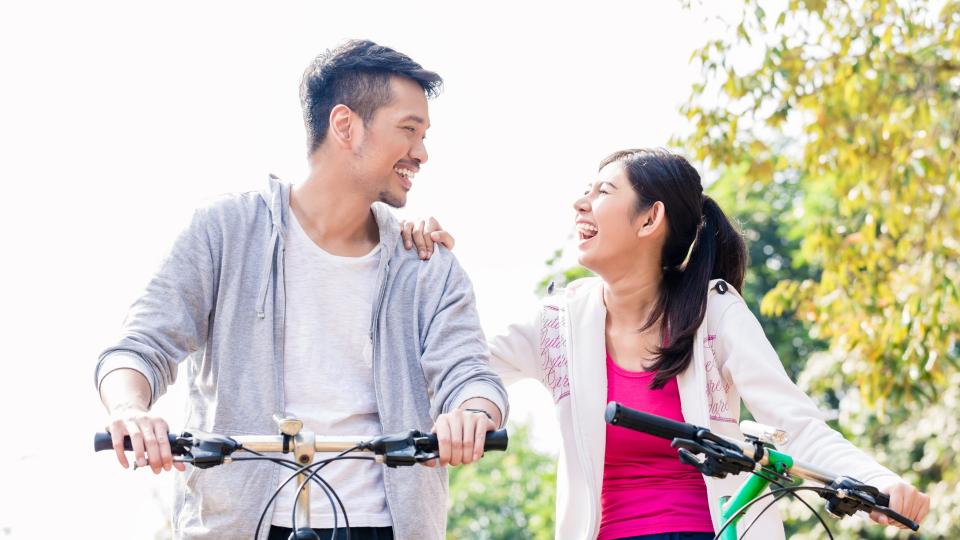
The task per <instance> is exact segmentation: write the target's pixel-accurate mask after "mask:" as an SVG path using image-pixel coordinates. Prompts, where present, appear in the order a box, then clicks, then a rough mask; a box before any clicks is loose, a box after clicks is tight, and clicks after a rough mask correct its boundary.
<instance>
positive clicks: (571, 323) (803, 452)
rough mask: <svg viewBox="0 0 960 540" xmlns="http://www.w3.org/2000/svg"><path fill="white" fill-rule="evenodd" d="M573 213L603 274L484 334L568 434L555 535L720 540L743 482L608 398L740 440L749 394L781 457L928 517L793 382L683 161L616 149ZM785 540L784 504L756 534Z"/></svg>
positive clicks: (735, 241) (716, 210)
mask: <svg viewBox="0 0 960 540" xmlns="http://www.w3.org/2000/svg"><path fill="white" fill-rule="evenodd" d="M574 209H575V210H576V227H577V231H578V233H579V236H580V242H579V245H578V249H579V261H580V263H581V264H582V265H583V266H585V267H586V268H588V269H590V270H592V271H593V272H594V273H595V274H596V275H597V277H595V278H587V279H582V280H578V281H576V282H574V283H572V284H570V285H569V286H568V287H566V288H565V289H564V290H562V291H559V292H555V293H553V294H552V295H550V296H548V297H547V298H545V299H544V300H543V303H542V305H541V307H540V309H539V311H538V312H537V313H536V314H535V316H534V317H533V319H532V320H531V321H530V322H527V323H524V324H516V325H513V326H511V327H510V328H509V329H508V331H507V333H506V334H504V335H500V336H497V337H495V338H493V339H492V340H491V341H490V349H491V353H492V360H491V361H492V364H493V366H494V367H495V368H496V369H497V371H498V372H499V373H500V374H501V376H502V377H503V378H504V382H506V383H508V384H509V383H511V382H513V381H516V380H518V379H520V378H525V377H532V378H535V379H537V380H539V381H541V383H543V385H544V386H545V387H546V388H547V390H548V391H550V392H551V393H552V394H553V399H554V402H555V406H556V411H557V416H558V419H559V421H560V425H561V432H562V434H563V449H562V453H561V456H560V464H559V471H558V479H557V490H558V497H557V538H560V539H585V538H599V539H600V540H614V539H627V538H629V539H644V540H646V539H651V540H652V539H677V538H686V539H697V540H699V539H700V538H704V539H708V538H713V534H714V531H715V530H717V529H718V528H719V526H720V520H719V516H718V514H717V511H716V508H715V506H716V504H715V503H716V501H717V500H718V498H719V497H721V496H724V495H732V494H733V493H734V492H735V491H736V490H737V488H738V487H739V485H740V484H741V483H742V482H743V480H744V477H743V476H742V475H741V476H738V477H733V476H728V477H727V478H726V479H722V480H721V479H716V478H713V477H704V476H701V475H700V473H699V472H698V471H697V470H696V469H694V468H693V467H690V466H688V465H684V464H681V463H680V462H679V461H678V459H677V455H676V451H675V450H673V449H672V448H670V445H669V442H667V441H665V440H661V439H656V438H654V437H651V436H648V435H645V434H640V433H635V432H632V431H629V430H626V429H623V428H618V427H613V426H608V425H606V424H605V423H604V421H603V414H604V408H605V405H606V403H607V402H608V401H618V402H620V403H623V404H624V405H626V406H628V407H632V408H636V409H640V410H645V411H647V412H651V413H654V414H658V415H661V416H666V417H669V418H673V419H675V420H678V421H685V422H689V423H692V424H696V425H701V426H706V427H709V428H710V430H711V431H713V432H715V433H719V434H721V435H726V436H730V437H734V438H741V439H742V434H741V433H740V431H739V427H738V422H739V412H740V401H741V399H742V400H743V402H744V403H746V405H747V408H748V409H749V410H750V412H751V413H752V414H753V416H754V417H755V418H756V419H757V421H758V422H760V423H763V424H768V425H772V426H776V427H779V428H782V429H784V430H785V431H787V433H788V434H789V435H790V438H791V440H790V442H789V443H788V444H786V445H784V447H783V449H784V451H786V452H787V453H789V454H791V455H793V456H794V457H796V458H797V459H798V460H802V461H804V462H808V463H811V464H814V465H820V466H822V467H823V468H825V469H828V470H836V471H838V472H842V473H843V474H845V475H847V476H852V477H854V478H856V479H858V480H860V481H863V482H866V483H868V484H871V485H875V486H877V487H879V488H880V489H881V490H883V491H885V492H888V493H889V494H890V499H891V504H890V506H891V507H892V508H893V509H894V510H896V511H898V512H900V513H902V514H904V515H906V516H908V517H910V518H912V519H914V520H915V521H920V520H922V519H923V518H924V516H925V515H926V513H927V511H928V509H929V498H928V497H927V496H926V495H924V494H922V493H919V492H918V491H917V490H916V489H915V488H913V487H912V486H910V485H909V484H906V483H905V482H903V481H902V480H901V479H900V478H899V477H898V476H897V475H895V474H894V473H892V472H890V471H889V470H887V469H886V468H884V467H882V466H880V465H879V464H877V463H876V462H875V461H874V460H873V459H871V458H870V457H868V456H867V455H865V454H864V453H863V452H861V451H860V450H858V449H857V448H855V447H854V446H853V445H852V444H850V443H849V442H847V441H846V440H845V439H843V437H842V436H841V435H840V434H839V433H837V432H836V431H834V430H832V429H831V428H830V427H828V426H827V425H826V424H825V423H824V421H823V419H822V416H821V414H820V412H819V411H818V410H817V408H816V406H815V405H814V403H813V402H812V401H811V400H810V399H809V398H808V397H807V396H806V395H804V394H803V392H801V391H800V390H799V389H798V388H797V387H796V386H795V385H794V384H793V383H792V382H791V381H790V379H789V377H788V376H787V374H786V372H785V371H784V370H783V367H782V365H781V364H780V361H779V359H778V358H777V355H776V353H775V352H774V350H773V348H772V347H771V346H770V343H769V342H768V341H767V339H766V337H765V336H764V334H763V330H762V328H761V327H760V325H759V323H758V321H757V320H756V318H755V317H754V316H753V314H752V313H751V312H750V310H749V309H748V308H747V306H746V304H745V303H744V301H743V299H742V298H741V297H740V295H739V294H738V292H737V291H738V290H739V289H740V288H741V286H742V285H743V278H744V271H745V268H746V249H745V246H744V242H743V239H742V238H741V236H740V235H739V233H738V232H737V231H736V230H735V229H734V227H733V226H732V225H731V224H730V222H729V221H728V220H727V218H726V216H725V215H724V213H723V211H722V210H721V209H720V207H719V206H717V204H716V202H714V201H713V199H711V198H710V197H708V196H706V195H705V194H704V193H703V188H702V185H701V183H700V177H699V175H698V174H697V172H696V170H694V168H693V167H692V166H691V165H690V164H689V163H688V162H687V161H686V160H685V159H683V158H682V157H680V156H677V155H675V154H671V153H669V152H667V151H664V150H626V151H622V152H617V153H615V154H612V155H611V156H609V157H607V158H606V159H604V160H603V162H602V163H601V166H600V173H599V177H598V179H597V181H596V182H595V183H593V185H592V186H591V188H590V190H589V191H588V192H587V193H585V194H584V196H583V197H581V198H579V199H578V200H577V201H576V202H575V203H574ZM421 227H422V225H421ZM437 228H438V227H437ZM412 229H413V228H412V226H411V225H410V224H407V225H406V226H405V228H404V231H405V238H406V240H407V241H408V245H412V242H409V241H410V240H411V236H412V237H414V238H416V240H417V244H418V247H420V249H421V251H422V250H423V249H424V247H425V243H424V237H423V236H422V233H421V232H420V231H413V230H412ZM427 232H430V231H429V230H428V231H427ZM411 233H414V234H411ZM428 236H432V237H433V238H434V239H439V240H441V241H443V240H445V239H446V240H447V242H444V243H448V244H452V242H449V239H448V238H447V237H446V236H445V233H442V232H440V233H434V234H433V235H428ZM754 510H755V511H756V510H758V508H755V509H754ZM754 516H755V514H754V513H753V512H750V513H748V514H747V517H746V519H744V520H743V521H744V522H745V523H750V522H751V521H752V520H753V517H754ZM872 517H874V519H875V521H878V522H880V523H887V521H886V518H885V517H883V516H881V515H876V516H872ZM783 536H784V533H783V526H782V523H781V522H780V518H779V517H778V515H777V513H776V512H767V513H766V514H764V515H763V516H762V517H760V520H759V521H758V522H757V524H756V525H755V526H754V528H753V529H752V532H751V537H752V538H761V539H770V538H783Z"/></svg>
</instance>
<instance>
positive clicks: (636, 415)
mask: <svg viewBox="0 0 960 540" xmlns="http://www.w3.org/2000/svg"><path fill="white" fill-rule="evenodd" d="M603 417H604V420H606V421H607V423H608V424H610V425H612V426H621V427H625V428H627V429H632V430H634V431H640V432H643V433H648V434H650V435H653V436H654V437H660V438H662V439H667V440H668V441H672V440H673V439H690V440H697V432H699V431H701V430H702V429H703V428H700V427H697V426H695V425H693V424H686V423H683V422H677V421H675V420H671V419H669V418H664V417H662V416H657V415H655V414H650V413H645V412H643V411H638V410H636V409H631V408H629V407H624V406H623V405H621V404H619V403H617V402H616V401H611V402H610V403H607V411H606V413H605V414H604V415H603Z"/></svg>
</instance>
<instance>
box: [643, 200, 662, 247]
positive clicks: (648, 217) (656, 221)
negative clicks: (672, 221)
mask: <svg viewBox="0 0 960 540" xmlns="http://www.w3.org/2000/svg"><path fill="white" fill-rule="evenodd" d="M666 221H667V208H666V207H665V206H664V205H663V203H662V202H660V201H656V202H654V203H653V204H651V205H650V207H649V208H647V209H646V210H644V211H643V212H641V213H640V217H639V223H640V227H639V228H638V229H637V236H638V237H640V238H643V237H644V236H650V235H652V234H654V233H656V232H657V231H659V230H661V229H662V228H663V227H664V225H665V224H666Z"/></svg>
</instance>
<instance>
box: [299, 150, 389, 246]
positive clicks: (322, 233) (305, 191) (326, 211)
mask: <svg viewBox="0 0 960 540" xmlns="http://www.w3.org/2000/svg"><path fill="white" fill-rule="evenodd" d="M346 177H347V176H346V175H345V174H343V173H342V172H339V171H337V170H336V168H335V167H329V168H323V167H314V168H313V172H312V173H311V174H310V176H309V177H307V179H306V180H305V181H304V182H303V183H301V184H299V185H297V186H294V188H293V190H292V191H291V193H290V209H291V210H292V211H293V213H294V215H295V216H296V218H297V221H298V222H299V223H300V226H301V227H303V230H304V231H305V232H306V233H307V236H309V237H310V239H311V240H313V242H314V243H315V244H317V245H318V246H320V247H321V248H322V249H323V250H324V251H327V252H328V253H332V254H334V255H340V256H345V257H359V256H363V255H366V254H367V253H369V252H370V250H372V249H373V248H374V247H375V246H376V245H377V243H378V242H379V241H380V232H379V229H378V227H377V221H376V219H375V218H374V216H373V211H372V210H371V208H370V206H371V205H372V204H373V201H371V200H370V199H369V198H367V197H365V196H364V195H363V194H361V193H358V192H357V191H356V190H355V189H351V186H350V185H349V183H348V182H346V181H345V180H344V179H345V178H346Z"/></svg>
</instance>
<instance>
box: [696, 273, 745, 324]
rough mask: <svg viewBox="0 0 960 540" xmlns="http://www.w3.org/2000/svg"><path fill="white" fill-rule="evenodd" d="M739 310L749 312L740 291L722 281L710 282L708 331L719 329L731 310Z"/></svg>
mask: <svg viewBox="0 0 960 540" xmlns="http://www.w3.org/2000/svg"><path fill="white" fill-rule="evenodd" d="M739 309H747V310H749V308H748V307H747V304H746V302H745V301H744V299H743V296H741V295H740V291H738V290H737V289H736V288H735V287H734V286H733V285H731V284H729V283H727V282H726V281H724V280H722V279H713V280H710V285H709V289H708V291H707V312H706V315H705V316H704V322H706V323H707V327H708V329H716V328H718V327H719V326H720V323H721V321H722V320H723V317H724V315H726V314H727V313H728V312H729V311H731V310H739Z"/></svg>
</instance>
